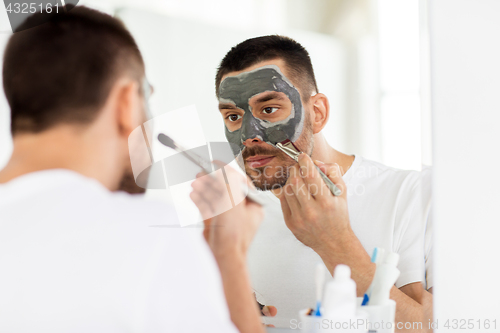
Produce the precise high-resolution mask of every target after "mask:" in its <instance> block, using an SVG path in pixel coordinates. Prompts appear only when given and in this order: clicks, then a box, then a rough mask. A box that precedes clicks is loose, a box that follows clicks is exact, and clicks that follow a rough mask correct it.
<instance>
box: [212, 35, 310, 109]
mask: <svg viewBox="0 0 500 333" xmlns="http://www.w3.org/2000/svg"><path fill="white" fill-rule="evenodd" d="M274 59H282V60H283V61H284V62H285V64H286V70H287V74H288V76H290V77H289V79H292V80H293V82H294V83H295V84H297V85H298V88H299V90H300V92H301V94H302V98H303V99H304V100H308V99H309V97H310V96H311V94H313V93H314V92H318V86H317V84H316V78H315V76H314V70H313V66H312V63H311V58H310V57H309V53H308V52H307V50H306V49H305V48H304V47H303V46H302V45H300V44H299V43H298V42H297V41H295V40H293V39H291V38H289V37H285V36H279V35H270V36H262V37H256V38H251V39H247V40H245V41H244V42H241V43H239V44H238V45H236V46H234V47H232V48H231V50H230V51H229V52H228V53H227V54H226V56H225V57H224V59H222V61H221V63H220V66H219V68H218V70H217V75H216V77H215V91H216V95H217V97H218V96H219V86H220V83H221V81H222V78H223V77H224V75H226V74H229V73H231V72H238V71H242V70H244V69H245V68H248V67H250V66H253V65H256V64H258V63H259V62H262V61H266V60H274Z"/></svg>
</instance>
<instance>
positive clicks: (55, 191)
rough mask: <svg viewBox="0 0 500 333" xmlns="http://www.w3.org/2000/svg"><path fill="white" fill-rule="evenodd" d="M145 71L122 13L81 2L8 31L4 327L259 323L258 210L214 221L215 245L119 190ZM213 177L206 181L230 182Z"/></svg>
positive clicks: (1, 278) (198, 328)
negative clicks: (254, 245)
mask: <svg viewBox="0 0 500 333" xmlns="http://www.w3.org/2000/svg"><path fill="white" fill-rule="evenodd" d="M44 14H45V13H44ZM40 18H42V19H43V17H41V16H40V14H35V15H34V16H33V17H30V18H28V20H27V22H26V23H25V24H27V25H28V26H30V25H31V24H32V23H34V22H38V21H37V20H39V19H40ZM144 75H145V71H144V62H143V59H142V56H141V54H140V52H139V50H138V48H137V45H136V43H135V41H134V39H133V38H132V36H131V35H130V33H129V32H128V31H127V30H126V29H125V28H124V26H123V25H122V24H121V22H119V21H118V20H116V19H114V18H112V17H110V16H108V15H106V14H103V13H100V12H97V11H94V10H91V9H88V8H85V7H76V8H72V7H69V6H68V13H67V14H57V15H56V14H54V15H53V16H52V17H51V18H50V19H49V20H48V21H47V22H46V23H44V24H41V25H38V26H36V27H34V28H31V29H28V30H25V31H22V32H18V33H15V34H13V35H12V36H11V38H10V40H9V42H8V45H7V47H6V50H5V54H4V64H3V86H4V90H5V95H6V97H7V101H8V102H9V105H10V109H11V128H12V135H13V143H14V150H13V154H12V156H11V158H10V160H9V162H8V164H7V166H6V167H5V168H4V169H3V170H1V171H0V268H1V272H0V331H1V332H51V333H57V332H176V333H177V332H217V333H220V332H235V331H236V329H235V326H236V327H237V329H238V330H239V331H240V332H252V333H253V332H264V329H263V327H262V324H261V323H260V319H259V313H258V308H257V306H256V304H255V300H254V298H253V295H252V292H251V288H250V283H249V277H248V274H247V269H246V252H247V247H248V244H249V242H250V240H251V239H252V237H253V235H254V233H255V230H256V228H257V226H258V224H259V222H260V220H261V218H262V213H261V209H260V207H258V206H257V205H256V204H252V203H251V202H248V201H243V202H242V203H240V204H239V205H237V206H236V207H235V208H234V209H233V210H231V211H230V212H226V213H224V214H221V215H219V216H217V217H216V218H214V219H213V221H212V223H214V224H216V225H217V226H218V227H217V228H211V229H209V230H208V232H207V233H206V236H207V238H208V240H209V241H210V249H211V250H212V252H213V255H212V254H210V253H209V249H208V248H207V245H206V243H205V242H204V241H202V237H201V235H200V233H199V232H197V231H198V230H195V229H182V228H152V227H151V225H164V226H165V227H168V226H176V225H178V222H177V218H176V214H175V211H174V210H173V208H172V207H170V206H167V205H164V204H161V203H154V202H146V201H143V199H142V197H141V196H132V195H128V194H125V193H123V192H122V193H112V191H116V190H117V189H118V188H119V187H120V186H123V185H127V184H125V183H126V182H127V180H130V179H132V180H133V176H131V166H130V156H129V152H128V149H129V147H128V138H129V134H130V133H131V132H132V131H133V130H134V129H135V128H136V127H138V126H140V125H141V124H142V123H143V122H144V120H145V108H146V103H147V101H146V100H145V97H144V96H145V94H146V91H144V89H143V88H142V87H143V84H142V83H143V82H144ZM226 173H227V175H228V178H229V179H230V180H231V181H233V182H236V181H237V180H235V177H237V175H236V173H235V172H234V171H233V172H231V170H230V169H229V168H226ZM240 177H241V176H240ZM204 178H210V177H204ZM204 178H203V177H202V178H200V180H199V181H197V182H195V183H194V185H193V186H194V187H198V186H201V188H203V185H204V184H206V182H207V180H206V179H204ZM124 180H125V181H124ZM218 180H219V182H215V181H212V183H213V184H211V186H210V189H215V190H218V191H219V192H220V189H221V188H222V189H223V190H225V185H224V183H223V182H222V183H221V179H220V175H219V178H218ZM238 181H240V180H238ZM123 187H126V188H132V187H134V184H128V186H123ZM233 190H234V188H233ZM210 193H212V192H210V191H209V189H205V190H204V191H203V193H200V190H197V189H196V188H195V189H194V191H193V193H192V197H193V199H194V200H195V202H196V203H197V204H198V205H200V207H202V208H203V207H204V206H203V205H204V203H206V202H208V203H209V204H212V205H216V204H217V202H215V203H212V202H211V200H210V199H208V200H206V199H200V198H201V197H202V196H203V195H206V194H210ZM216 193H217V192H216ZM236 217H238V219H237V220H238V221H239V222H243V223H234V221H235V220H236ZM193 232H196V233H193ZM214 258H215V261H214ZM216 264H217V266H218V268H219V269H220V274H219V272H218V271H217V266H216ZM221 281H222V284H221ZM221 287H223V289H222V288H221ZM223 292H224V293H225V296H226V300H227V304H226V303H225V301H224V298H223V297H224V296H223V295H224V294H223ZM228 305H229V313H228ZM231 320H232V322H233V323H234V325H233V323H231Z"/></svg>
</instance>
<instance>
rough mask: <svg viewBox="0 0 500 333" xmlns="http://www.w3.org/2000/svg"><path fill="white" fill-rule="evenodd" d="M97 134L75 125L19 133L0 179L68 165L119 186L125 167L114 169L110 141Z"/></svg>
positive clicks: (111, 187)
mask: <svg viewBox="0 0 500 333" xmlns="http://www.w3.org/2000/svg"><path fill="white" fill-rule="evenodd" d="M93 134H94V133H92V131H91V130H89V131H87V130H85V131H83V130H82V129H81V128H76V127H74V126H60V127H57V128H55V129H51V130H47V131H44V132H41V133H20V134H16V135H15V136H14V139H13V143H14V149H13V153H12V156H11V158H10V160H9V162H8V163H7V165H6V166H5V168H4V169H3V170H1V171H0V183H6V182H8V181H10V180H12V179H14V178H17V177H19V176H22V175H25V174H28V173H32V172H36V171H42V170H50V169H68V170H72V171H75V172H78V173H80V174H82V175H84V176H87V177H90V178H94V179H96V180H98V181H99V182H100V183H101V184H103V185H104V186H105V187H107V188H108V189H110V190H113V189H115V188H116V187H117V185H118V182H119V178H120V177H119V176H118V177H117V175H119V174H120V172H118V171H122V170H116V169H115V170H113V167H112V166H109V165H108V164H109V163H106V162H104V161H105V158H106V155H109V153H108V152H109V151H110V149H109V148H110V147H109V144H108V145H106V143H102V142H101V143H99V142H97V141H98V140H97V139H96V137H93ZM107 157H108V158H107V159H106V161H109V160H110V158H109V156H107ZM116 167H118V166H116ZM113 173H114V174H113Z"/></svg>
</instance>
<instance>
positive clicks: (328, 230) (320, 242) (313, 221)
mask: <svg viewBox="0 0 500 333" xmlns="http://www.w3.org/2000/svg"><path fill="white" fill-rule="evenodd" d="M316 165H317V166H318V167H319V168H320V169H321V171H323V173H325V174H326V175H327V176H328V178H330V180H331V181H332V182H333V183H334V184H335V185H336V186H337V187H338V188H339V189H340V190H341V191H342V194H341V195H339V196H334V195H333V194H332V193H331V192H330V189H329V188H328V186H326V184H325V183H324V181H323V179H322V178H321V176H320V174H319V172H318V170H317V169H316V166H315V163H314V162H313V161H312V160H311V158H310V157H309V156H307V154H301V155H300V156H299V162H298V164H297V165H295V166H294V167H292V168H290V175H289V178H288V181H287V183H286V185H285V186H284V187H283V188H282V189H281V193H280V192H279V190H273V192H274V193H275V195H276V196H277V197H278V198H279V199H280V202H281V209H282V210H283V216H284V218H285V223H286V225H287V226H288V228H289V229H290V230H291V231H292V233H293V234H294V235H295V237H297V239H298V240H299V241H301V242H302V243H304V245H307V246H309V247H310V248H312V249H313V250H314V251H315V252H316V253H318V255H319V256H320V257H321V258H322V259H323V262H324V263H325V265H326V266H327V267H328V270H329V271H330V273H333V270H334V269H335V266H336V265H338V264H345V265H348V266H350V267H351V274H352V277H353V279H354V280H355V281H356V284H357V289H358V296H362V295H363V294H364V292H365V291H366V289H367V288H368V286H369V284H370V283H371V280H372V278H373V274H374V272H375V265H374V264H372V263H371V261H370V256H369V255H368V253H366V251H365V249H364V248H363V246H362V245H361V243H360V242H359V240H358V238H357V237H356V235H355V234H354V232H353V231H352V229H351V225H350V222H349V212H348V210H347V189H346V185H345V183H344V181H343V180H342V174H341V172H340V168H339V166H338V165H337V164H323V163H321V162H316Z"/></svg>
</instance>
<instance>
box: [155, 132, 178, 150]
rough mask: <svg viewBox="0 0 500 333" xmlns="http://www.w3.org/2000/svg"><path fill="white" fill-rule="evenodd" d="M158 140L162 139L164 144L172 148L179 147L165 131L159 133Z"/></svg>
mask: <svg viewBox="0 0 500 333" xmlns="http://www.w3.org/2000/svg"><path fill="white" fill-rule="evenodd" d="M158 141H160V142H161V143H162V144H164V145H165V146H167V147H170V148H172V149H176V148H177V145H176V144H175V142H174V140H172V139H171V138H170V137H169V136H168V135H165V134H163V133H160V134H158Z"/></svg>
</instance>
